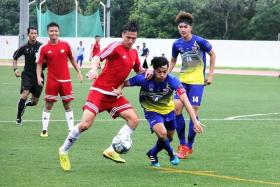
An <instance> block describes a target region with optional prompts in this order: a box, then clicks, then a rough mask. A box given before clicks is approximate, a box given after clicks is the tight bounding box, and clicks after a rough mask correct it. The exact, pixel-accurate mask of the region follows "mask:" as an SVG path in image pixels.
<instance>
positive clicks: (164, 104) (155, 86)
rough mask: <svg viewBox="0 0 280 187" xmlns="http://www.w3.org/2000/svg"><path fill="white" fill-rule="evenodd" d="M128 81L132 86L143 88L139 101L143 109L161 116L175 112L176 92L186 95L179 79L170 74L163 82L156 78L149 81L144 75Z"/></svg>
mask: <svg viewBox="0 0 280 187" xmlns="http://www.w3.org/2000/svg"><path fill="white" fill-rule="evenodd" d="M128 81H129V84H130V86H141V90H140V96H139V100H140V103H141V105H142V107H143V108H144V109H145V110H146V111H151V112H157V113H159V114H168V113H170V112H171V111H173V110H174V102H173V91H174V90H175V91H176V92H177V93H178V94H179V95H181V94H182V93H185V89H184V88H183V86H182V84H181V83H180V81H179V79H178V78H176V77H174V76H173V75H170V74H169V75H167V77H166V79H165V80H164V81H163V82H157V81H156V80H155V78H152V79H151V80H147V79H145V76H144V74H139V75H136V76H134V77H132V78H130V79H129V80H128Z"/></svg>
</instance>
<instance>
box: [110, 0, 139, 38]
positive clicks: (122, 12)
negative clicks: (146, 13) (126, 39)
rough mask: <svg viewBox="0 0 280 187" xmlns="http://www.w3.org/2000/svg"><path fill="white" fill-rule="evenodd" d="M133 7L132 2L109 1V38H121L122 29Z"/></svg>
mask: <svg viewBox="0 0 280 187" xmlns="http://www.w3.org/2000/svg"><path fill="white" fill-rule="evenodd" d="M133 7H134V0H113V1H111V9H110V11H111V30H110V32H111V36H113V37H121V33H122V27H123V25H124V24H126V23H127V21H128V18H129V15H130V13H131V11H132V10H133Z"/></svg>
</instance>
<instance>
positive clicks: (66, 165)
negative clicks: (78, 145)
mask: <svg viewBox="0 0 280 187" xmlns="http://www.w3.org/2000/svg"><path fill="white" fill-rule="evenodd" d="M95 117H96V115H95V114H94V113H92V112H91V111H89V110H87V109H85V110H84V112H83V116H82V119H81V121H80V122H79V123H78V124H77V125H75V126H74V127H73V128H72V129H71V131H70V132H69V134H68V136H67V137H66V139H65V141H64V143H63V145H62V146H61V147H60V148H59V160H60V166H61V167H62V169H63V170H65V171H69V170H71V163H70V159H69V156H68V151H69V149H70V148H71V147H72V146H73V144H74V143H75V142H76V140H78V139H79V137H80V134H81V133H82V132H83V131H85V130H87V129H89V128H90V127H91V125H92V124H93V122H94V119H95Z"/></svg>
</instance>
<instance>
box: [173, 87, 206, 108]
mask: <svg viewBox="0 0 280 187" xmlns="http://www.w3.org/2000/svg"><path fill="white" fill-rule="evenodd" d="M182 85H183V87H184V88H185V90H186V94H187V96H188V98H189V100H190V103H191V105H192V106H200V103H201V100H202V95H203V90H204V85H199V84H185V83H182ZM174 99H179V96H178V95H177V94H176V95H175V96H174Z"/></svg>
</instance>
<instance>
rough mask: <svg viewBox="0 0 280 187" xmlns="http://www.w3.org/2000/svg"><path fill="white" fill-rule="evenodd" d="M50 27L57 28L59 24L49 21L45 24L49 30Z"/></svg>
mask: <svg viewBox="0 0 280 187" xmlns="http://www.w3.org/2000/svg"><path fill="white" fill-rule="evenodd" d="M50 27H57V28H58V29H59V25H58V24H57V23H56V22H51V23H49V24H48V26H47V30H49V28H50Z"/></svg>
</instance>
